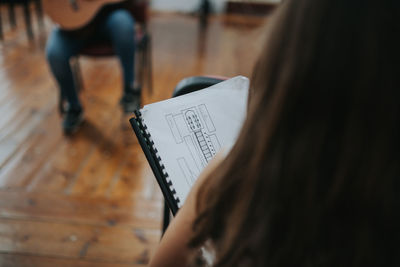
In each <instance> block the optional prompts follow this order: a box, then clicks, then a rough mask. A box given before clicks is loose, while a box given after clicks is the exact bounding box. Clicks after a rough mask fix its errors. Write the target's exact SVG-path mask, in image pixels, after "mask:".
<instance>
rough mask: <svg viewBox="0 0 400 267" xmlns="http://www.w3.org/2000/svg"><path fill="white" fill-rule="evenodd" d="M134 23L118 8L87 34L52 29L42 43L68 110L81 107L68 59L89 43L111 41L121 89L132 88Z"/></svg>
mask: <svg viewBox="0 0 400 267" xmlns="http://www.w3.org/2000/svg"><path fill="white" fill-rule="evenodd" d="M134 29H135V22H134V20H133V18H132V16H131V14H130V13H129V12H128V11H127V10H124V9H118V10H115V11H113V12H111V13H110V14H108V16H107V17H106V19H104V20H103V21H102V22H100V24H99V25H96V29H95V30H94V31H93V32H92V33H91V34H89V35H85V36H79V37H77V36H76V35H74V34H71V33H70V32H66V31H63V30H61V29H60V28H56V29H54V30H53V31H52V32H51V34H50V36H49V38H48V40H47V44H46V57H47V61H48V62H49V66H50V70H51V72H52V73H53V75H54V77H55V78H56V80H57V83H58V85H59V88H60V90H61V94H62V96H63V97H65V99H66V100H67V102H68V104H69V105H70V107H71V108H80V107H81V104H80V101H79V98H78V94H77V91H76V85H75V84H74V77H73V74H72V70H71V65H70V58H71V57H73V56H76V55H77V54H78V53H79V51H80V50H81V49H82V48H83V47H84V46H85V45H87V44H88V43H89V42H90V41H93V40H109V41H111V43H112V45H113V48H114V51H115V53H116V55H117V56H118V57H119V60H120V63H121V67H122V70H123V82H124V88H126V89H125V90H128V88H132V86H133V81H134V78H135V77H134V56H135V40H134V36H135V35H134Z"/></svg>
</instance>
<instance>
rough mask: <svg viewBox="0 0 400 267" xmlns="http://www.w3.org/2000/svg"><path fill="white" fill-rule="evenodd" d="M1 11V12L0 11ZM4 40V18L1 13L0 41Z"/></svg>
mask: <svg viewBox="0 0 400 267" xmlns="http://www.w3.org/2000/svg"><path fill="white" fill-rule="evenodd" d="M0 11H1V10H0ZM3 39H4V35H3V21H2V17H1V13H0V40H3Z"/></svg>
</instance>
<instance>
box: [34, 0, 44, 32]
mask: <svg viewBox="0 0 400 267" xmlns="http://www.w3.org/2000/svg"><path fill="white" fill-rule="evenodd" d="M35 8H36V15H37V19H38V24H39V28H40V29H41V30H43V29H44V21H43V7H42V1H41V0H35Z"/></svg>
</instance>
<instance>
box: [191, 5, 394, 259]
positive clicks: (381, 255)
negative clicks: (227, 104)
mask: <svg viewBox="0 0 400 267" xmlns="http://www.w3.org/2000/svg"><path fill="white" fill-rule="evenodd" d="M399 20H400V1H398V0H379V1H375V0H374V1H372V0H286V1H285V2H284V3H283V4H282V5H281V6H280V7H279V9H278V10H277V13H276V14H275V22H274V24H273V26H272V28H270V32H269V35H268V36H269V37H268V40H267V42H266V43H265V47H264V48H263V49H264V53H263V54H262V55H261V57H260V60H259V62H258V64H257V65H256V67H255V70H254V76H253V77H252V85H251V87H252V89H253V90H254V93H253V95H252V96H251V97H252V99H251V101H250V107H249V113H248V118H247V120H246V122H245V124H244V127H243V130H242V132H241V134H240V136H239V138H238V141H237V143H236V145H235V146H234V148H233V150H232V151H231V153H230V154H229V155H228V156H227V158H226V159H225V160H224V162H223V163H222V164H221V165H220V166H219V168H218V169H217V170H215V171H214V173H213V174H212V177H210V179H208V183H207V184H204V185H203V186H202V188H201V190H200V191H199V194H198V205H197V209H198V214H199V215H198V218H197V220H196V222H195V224H194V230H195V236H194V238H193V240H192V242H191V244H190V245H191V246H192V247H199V246H201V245H203V244H204V242H205V241H206V240H211V241H212V244H213V248H214V249H215V252H216V262H215V266H400V257H399V255H398V254H399V253H400V216H399V213H400V57H399V49H400V42H399V38H400V30H399V28H400V22H399Z"/></svg>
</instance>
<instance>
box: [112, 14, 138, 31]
mask: <svg viewBox="0 0 400 267" xmlns="http://www.w3.org/2000/svg"><path fill="white" fill-rule="evenodd" d="M107 24H108V26H109V27H110V28H111V29H112V32H114V33H115V34H118V35H125V34H133V33H134V27H135V20H134V18H133V17H132V15H131V14H130V13H129V11H127V10H124V9H119V10H116V11H114V12H113V13H111V15H110V17H109V18H108V23H107Z"/></svg>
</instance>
